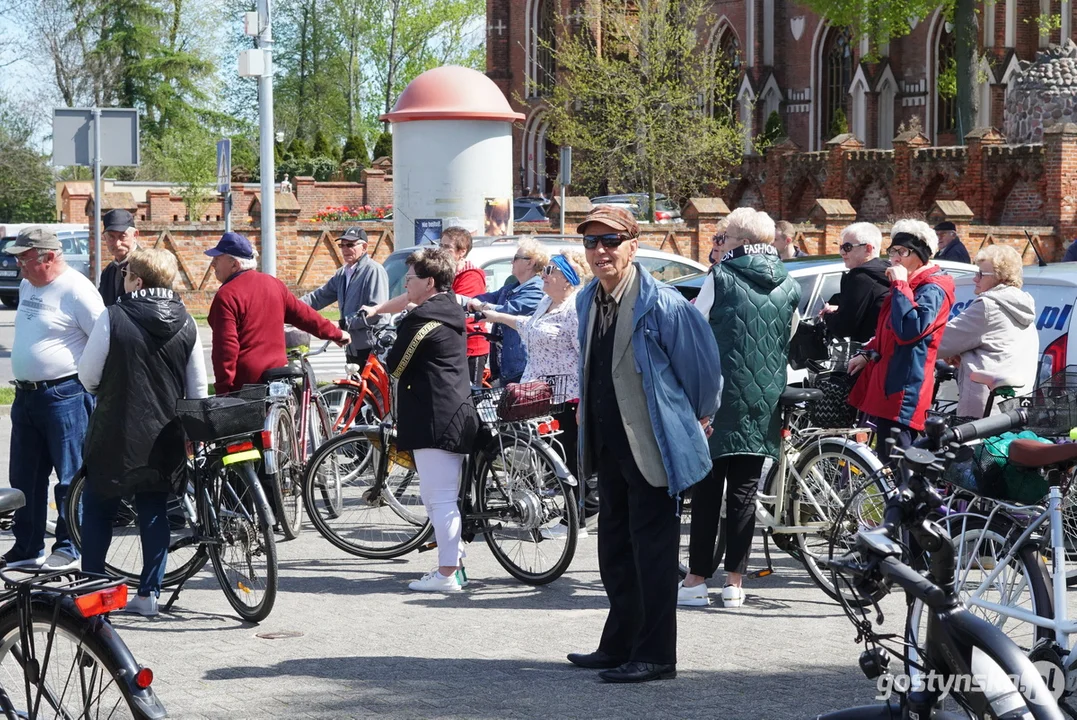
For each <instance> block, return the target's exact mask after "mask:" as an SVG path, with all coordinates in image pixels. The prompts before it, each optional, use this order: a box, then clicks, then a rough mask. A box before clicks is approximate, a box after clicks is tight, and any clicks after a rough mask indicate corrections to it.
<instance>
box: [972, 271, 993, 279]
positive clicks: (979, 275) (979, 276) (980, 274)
mask: <svg viewBox="0 0 1077 720" xmlns="http://www.w3.org/2000/svg"><path fill="white" fill-rule="evenodd" d="M985 277H995V273H990V272H988V273H985V272H984V271H983V270H978V271H976V279H977V280H983V279H984V278H985Z"/></svg>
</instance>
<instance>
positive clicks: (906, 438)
mask: <svg viewBox="0 0 1077 720" xmlns="http://www.w3.org/2000/svg"><path fill="white" fill-rule="evenodd" d="M871 420H872V421H873V422H874V423H875V453H876V454H877V455H878V456H879V460H880V462H882V463H883V464H884V465H886V464H889V462H890V445H889V444H888V443H887V442H886V440H887V438H889V437H891V432H892V430H893V429H894V428H897V431H898V433H897V435H896V438H897V446H898V447H899V448H907V447H912V444H913V441H915V440H916V436H917V435H919V433H917V432H916V431H915V430H913V429H912V428H911V427H909V426H908V425H902V424H901V423H896V422H894V421H893V420H883V419H882V418H877V417H873V418H871Z"/></svg>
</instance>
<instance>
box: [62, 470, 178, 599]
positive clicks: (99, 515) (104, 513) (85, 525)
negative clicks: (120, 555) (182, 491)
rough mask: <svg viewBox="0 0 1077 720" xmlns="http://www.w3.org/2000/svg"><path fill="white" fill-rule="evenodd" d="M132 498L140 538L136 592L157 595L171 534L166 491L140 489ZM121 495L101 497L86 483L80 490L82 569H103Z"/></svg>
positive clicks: (101, 571)
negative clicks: (139, 570)
mask: <svg viewBox="0 0 1077 720" xmlns="http://www.w3.org/2000/svg"><path fill="white" fill-rule="evenodd" d="M134 498H135V512H137V513H138V530H139V535H140V536H141V538H142V576H141V577H140V579H139V582H138V594H139V595H141V596H142V597H149V596H150V595H151V594H153V595H160V594H161V583H162V581H163V580H164V576H165V564H166V562H167V561H168V543H169V540H170V539H171V537H172V533H171V530H170V529H169V526H168V493H166V492H140V493H135V495H134ZM121 499H122V498H118V497H114V498H113V497H102V496H101V495H99V494H97V493H95V492H94V491H93V490H91V489H90V488H89V487H87V488H86V492H84V493H83V494H82V569H83V570H84V571H85V572H95V573H104V572H105V556H106V555H107V554H108V548H109V545H111V544H112V525H113V521H114V519H115V518H116V513H117V511H119V509H120V500H121ZM125 512H126V510H125Z"/></svg>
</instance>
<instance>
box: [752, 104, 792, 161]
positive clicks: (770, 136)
mask: <svg viewBox="0 0 1077 720" xmlns="http://www.w3.org/2000/svg"><path fill="white" fill-rule="evenodd" d="M784 137H786V135H785V123H784V122H782V116H781V115H779V114H778V111H777V110H771V111H770V115H768V116H767V124H766V125H764V126H763V134H762V135H760V136H759V137H758V138H757V139H756V143H755V144H756V149H757V150H760V151H762V150H765V149H766V148H768V147H770V146H771V145H773V144H775V143H776V142H778V141H779V140H781V139H782V138H784Z"/></svg>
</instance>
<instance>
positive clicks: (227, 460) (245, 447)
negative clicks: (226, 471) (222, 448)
mask: <svg viewBox="0 0 1077 720" xmlns="http://www.w3.org/2000/svg"><path fill="white" fill-rule="evenodd" d="M226 449H227V451H228V454H227V455H225V456H224V458H222V460H221V462H222V463H224V464H225V465H231V464H232V463H237V462H246V461H247V460H257V459H258V458H260V457H262V455H261V454H260V453H259V452H258V450H257V449H256V448H255V447H254V443H253V442H251V441H250V440H247V441H245V442H241V443H235V444H233V445H228V446H227V447H226Z"/></svg>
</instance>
